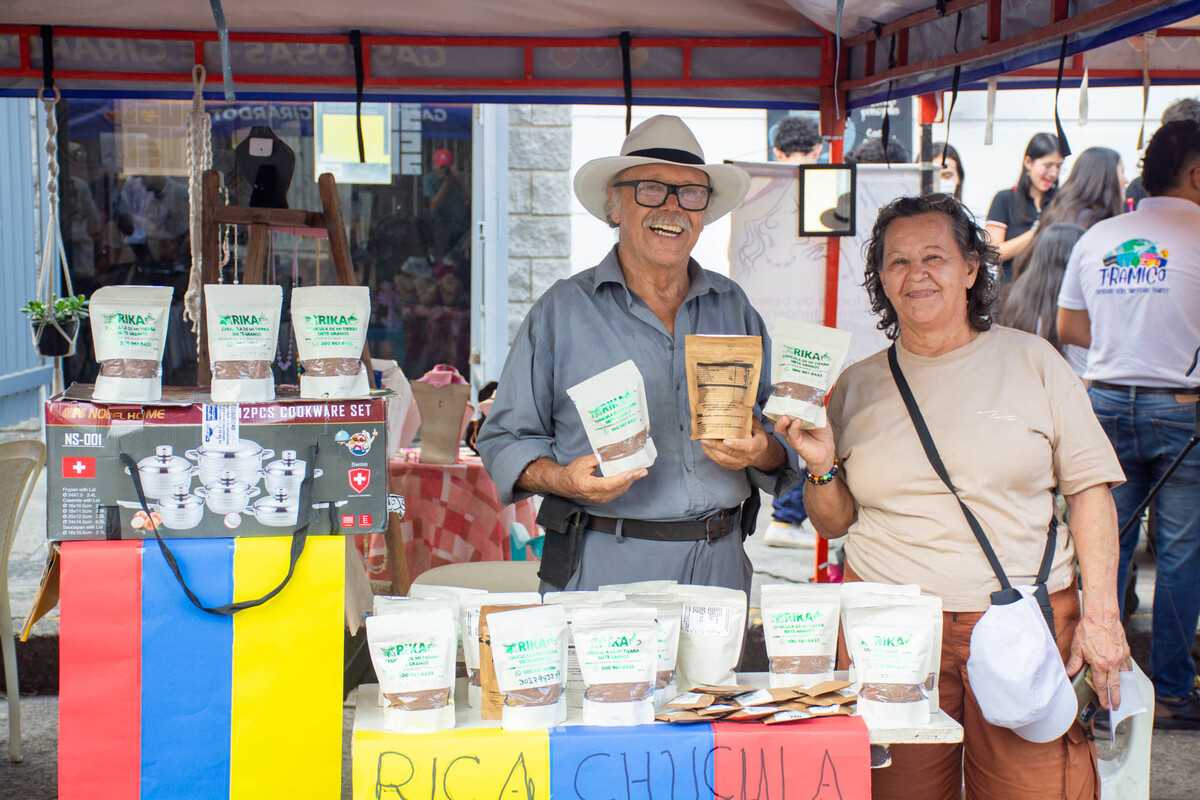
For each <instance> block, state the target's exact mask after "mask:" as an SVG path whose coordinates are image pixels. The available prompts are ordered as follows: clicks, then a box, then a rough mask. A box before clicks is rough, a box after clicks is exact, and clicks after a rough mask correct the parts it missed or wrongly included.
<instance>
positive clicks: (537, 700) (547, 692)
mask: <svg viewBox="0 0 1200 800" xmlns="http://www.w3.org/2000/svg"><path fill="white" fill-rule="evenodd" d="M487 624H488V634H489V636H490V637H491V647H492V662H493V664H494V665H495V667H496V683H497V686H498V687H499V689H500V692H501V693H502V694H503V695H504V706H503V708H502V711H501V718H500V724H501V725H502V726H503V727H505V728H508V729H511V730H529V729H533V728H552V727H554V726H555V725H561V724H562V723H564V722H566V721H567V701H566V697H565V691H564V684H565V682H566V674H567V614H566V611H565V610H564V609H563V607H562V606H560V605H550V606H537V607H535V608H522V609H517V610H515V611H501V612H499V613H490V614H488V618H487Z"/></svg>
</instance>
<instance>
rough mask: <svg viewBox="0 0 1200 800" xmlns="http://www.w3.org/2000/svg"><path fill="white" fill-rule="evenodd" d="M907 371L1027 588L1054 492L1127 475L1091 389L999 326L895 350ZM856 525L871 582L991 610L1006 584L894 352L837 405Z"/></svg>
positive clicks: (854, 537) (1058, 568)
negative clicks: (918, 423)
mask: <svg viewBox="0 0 1200 800" xmlns="http://www.w3.org/2000/svg"><path fill="white" fill-rule="evenodd" d="M897 349H898V356H899V361H900V369H901V370H902V371H903V372H904V376H905V378H907V379H908V384H909V386H910V387H912V392H913V395H914V396H915V397H916V399H917V404H918V405H919V406H920V408H921V413H922V415H923V416H924V417H925V422H926V424H927V425H928V426H929V430H930V433H931V434H932V435H933V441H934V443H935V444H936V445H937V449H938V452H939V453H940V454H941V456H942V462H943V463H944V464H945V465H946V470H947V472H949V473H950V479H951V480H952V481H953V482H954V485H955V486H956V487H958V490H959V492H960V494H961V496H962V498H963V500H964V501H965V502H966V504H967V505H968V506H969V507H970V509H971V510H972V511H973V512H974V513H975V516H976V517H977V518H978V519H979V522H980V524H981V525H982V526H983V530H984V532H985V533H986V534H987V536H988V539H989V540H990V541H991V543H992V547H993V548H994V549H995V551H996V554H997V556H998V557H999V559H1000V563H1001V564H1002V565H1003V566H1004V570H1005V572H1006V573H1007V575H1008V577H1009V580H1010V581H1011V582H1012V583H1013V584H1014V585H1021V584H1032V583H1033V581H1034V578H1035V576H1036V575H1037V570H1038V565H1039V563H1040V561H1041V557H1042V553H1043V551H1044V550H1045V546H1046V534H1047V528H1048V526H1049V524H1050V515H1051V514H1052V513H1053V510H1054V494H1053V493H1054V490H1055V488H1056V487H1057V488H1058V489H1059V490H1061V491H1062V493H1063V494H1065V495H1072V494H1075V493H1077V492H1081V491H1083V490H1084V489H1088V488H1090V487H1093V486H1097V485H1099V484H1118V483H1121V482H1122V481H1124V479H1125V476H1124V473H1123V472H1122V471H1121V466H1120V463H1119V462H1118V461H1117V456H1116V454H1115V453H1114V452H1113V448H1112V445H1111V444H1110V443H1109V440H1108V437H1107V436H1106V435H1105V434H1104V431H1103V430H1102V429H1101V427H1100V423H1099V422H1097V421H1096V417H1095V415H1094V414H1093V413H1092V406H1091V403H1090V401H1089V400H1088V396H1087V392H1086V391H1085V389H1084V386H1083V384H1082V383H1081V382H1080V380H1079V378H1078V377H1076V375H1075V374H1074V373H1073V372H1072V371H1071V368H1070V366H1068V364H1067V362H1066V361H1064V360H1063V358H1062V356H1060V355H1059V354H1058V353H1057V352H1056V351H1055V350H1054V348H1053V347H1051V346H1050V344H1049V343H1048V342H1046V341H1045V340H1043V339H1041V338H1039V337H1037V336H1033V335H1031V334H1027V333H1023V332H1021V331H1016V330H1013V329H1011V328H1003V327H998V326H997V327H994V328H992V330H990V331H988V332H986V333H981V334H979V335H978V336H977V337H976V338H975V339H974V341H972V342H971V343H970V344H968V345H966V346H964V347H960V348H959V349H957V350H954V351H952V352H950V353H947V354H945V355H943V356H939V357H937V358H925V357H922V356H917V355H913V354H912V353H909V352H907V351H906V350H905V349H904V348H903V347H902V346H898V348H897ZM829 419H830V424H831V425H832V426H833V430H834V433H835V435H836V436H837V448H838V457H839V458H840V459H841V462H842V468H843V470H844V472H843V474H844V476H845V479H846V483H847V485H848V486H849V487H850V492H851V493H852V494H853V495H854V499H855V502H856V503H857V506H858V519H857V521H855V523H854V524H853V525H852V526H851V527H850V531H849V539H848V540H847V543H846V556H847V561H848V564H849V566H850V568H851V569H852V570H854V572H855V573H856V574H858V575H859V577H861V578H862V579H863V580H867V581H882V582H884V583H916V584H919V585H920V586H921V588H922V589H923V590H924V591H926V592H929V593H931V594H935V595H938V596H940V597H941V598H942V601H943V603H944V608H945V609H946V610H947V611H984V610H986V609H987V607H988V604H989V600H990V598H989V595H990V594H991V593H992V592H993V591H996V590H997V589H999V588H1000V584H999V581H997V580H996V577H995V575H994V574H993V573H992V570H991V567H989V566H988V562H987V559H986V558H985V557H984V555H983V550H982V549H981V548H980V547H979V543H978V542H976V541H975V537H974V536H973V535H972V533H971V529H970V528H969V527H968V526H967V522H966V520H965V519H964V518H963V514H962V510H961V509H960V508H959V506H958V503H957V502H956V501H955V500H954V496H953V495H952V494H951V493H950V491H949V490H948V489H947V488H946V486H945V485H944V484H943V483H942V482H941V480H940V479H939V478H938V476H937V474H936V473H935V472H934V471H933V467H931V466H930V464H929V461H928V459H927V458H926V457H925V452H924V451H923V450H922V449H921V442H920V440H919V439H918V438H917V433H916V429H915V428H914V427H913V424H912V422H911V420H910V419H909V416H908V412H907V411H906V410H905V408H904V402H903V400H901V398H900V392H899V390H898V389H897V388H896V384H895V382H894V381H893V380H892V374H891V371H890V370H889V369H888V361H887V351H886V350H884V351H882V352H880V353H877V354H875V355H874V356H871V357H870V358H868V359H865V360H864V361H860V362H858V363H857V364H854V365H853V366H851V367H850V368H849V369H847V370H846V372H845V373H844V374H843V375H842V377H841V379H840V380H839V381H838V384H837V386H836V387H835V389H834V392H833V396H832V398H831V400H830V403H829ZM1058 532H1059V536H1058V547H1057V552H1056V554H1055V556H1054V567H1053V569H1052V570H1051V573H1050V580H1049V581H1048V583H1047V585H1048V588H1049V590H1050V591H1051V592H1055V591H1059V590H1060V589H1065V588H1067V587H1068V586H1070V585H1071V582H1072V580H1073V578H1074V574H1075V544H1074V542H1073V541H1072V539H1071V536H1070V534H1069V531H1068V530H1067V528H1066V526H1065V525H1060V526H1059V529H1058Z"/></svg>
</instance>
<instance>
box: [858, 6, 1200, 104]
mask: <svg viewBox="0 0 1200 800" xmlns="http://www.w3.org/2000/svg"><path fill="white" fill-rule="evenodd" d="M1198 14H1200V0H1186V2H1182V3H1177V4H1175V5H1173V6H1168V7H1167V8H1163V9H1160V10H1158V11H1155V12H1153V13H1150V14H1147V15H1146V16H1144V17H1138V18H1137V19H1133V20H1130V21H1128V22H1124V23H1122V24H1120V25H1117V26H1116V27H1114V28H1109V29H1107V30H1104V31H1100V32H1099V33H1094V34H1091V35H1089V36H1081V37H1079V38H1076V39H1074V40H1073V41H1069V42H1068V43H1067V55H1069V56H1073V55H1078V54H1079V53H1083V52H1086V51H1088V50H1095V49H1096V48H1097V47H1103V46H1104V45H1107V44H1112V43H1113V42H1119V41H1121V40H1122V39H1128V38H1129V37H1131V36H1137V35H1139V34H1142V33H1145V32H1146V31H1148V30H1155V29H1158V28H1164V27H1166V26H1168V25H1170V24H1171V23H1172V22H1178V21H1180V20H1182V19H1187V18H1189V17H1194V16H1196V15H1198ZM1059 52H1060V45H1058V44H1054V45H1049V46H1046V47H1042V48H1039V49H1037V50H1030V51H1028V52H1025V53H1019V54H1016V55H1014V56H1012V57H1011V58H1008V59H1005V60H1003V61H998V62H995V63H993V64H988V65H987V66H984V67H977V68H975V69H971V70H966V69H964V70H963V72H962V79H961V83H960V85H959V89H960V90H962V89H963V88H964V86H963V84H975V83H977V82H979V81H982V80H985V79H987V78H990V77H992V76H994V75H1003V74H1005V73H1008V72H1016V71H1017V70H1021V69H1025V68H1027V67H1036V66H1038V65H1039V64H1045V63H1048V62H1051V61H1053V62H1055V63H1057V62H1058V55H1059ZM1118 80H1120V79H1118ZM953 81H954V77H953V75H952V74H947V75H946V76H945V77H942V78H938V79H936V80H933V81H930V82H928V83H923V84H919V85H916V86H902V87H899V86H898V87H895V88H894V89H893V90H892V93H891V98H892V99H893V100H895V99H896V98H898V97H913V96H916V95H919V94H929V93H930V92H936V91H941V90H944V89H949V88H950V87H951V85H952V83H953ZM1014 83H1017V82H1016V81H1013V82H1008V81H1006V82H1005V83H1003V84H1001V88H1010V89H1011V88H1044V86H1045V85H1046V84H1045V83H1039V85H1038V86H1036V87H1017V86H1014V85H1013V84H1014ZM1076 83H1078V81H1076ZM1088 83H1089V84H1094V85H1102V84H1101V83H1100V81H1097V80H1089V81H1088ZM1155 83H1159V84H1163V83H1166V82H1165V81H1155ZM1189 83H1194V81H1190V82H1189ZM1064 85H1066V81H1064ZM1112 85H1118V86H1125V85H1136V86H1140V85H1141V80H1138V81H1137V82H1136V83H1134V84H1128V83H1119V84H1112ZM1049 86H1051V87H1053V86H1054V81H1053V80H1051V81H1049ZM972 88H973V87H972ZM887 98H888V94H887V91H886V89H885V90H884V91H881V92H878V93H876V94H873V95H868V96H867V97H862V98H858V99H856V100H851V101H850V103H849V106H850V108H851V109H855V108H863V107H865V106H873V105H876V104H878V103H882V102H884V101H885V100H887Z"/></svg>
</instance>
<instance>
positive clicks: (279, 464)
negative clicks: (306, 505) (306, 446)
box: [263, 450, 324, 497]
mask: <svg viewBox="0 0 1200 800" xmlns="http://www.w3.org/2000/svg"><path fill="white" fill-rule="evenodd" d="M280 456H281V458H280V459H279V460H278V461H272V462H271V463H270V464H268V465H267V467H266V469H264V470H263V480H264V482H265V484H266V487H267V494H268V495H275V494H278V493H279V492H283V493H284V494H286V495H288V496H289V497H299V496H300V484H301V483H303V482H304V476H305V475H307V474H308V463H307V462H305V461H303V460H301V459H298V458H296V451H295V450H284V451H283V452H282V453H280ZM323 474H324V470H322V469H321V468H320V467H317V468H316V469H314V470H313V479H314V480H315V479H316V478H319V477H321V476H322V475H323Z"/></svg>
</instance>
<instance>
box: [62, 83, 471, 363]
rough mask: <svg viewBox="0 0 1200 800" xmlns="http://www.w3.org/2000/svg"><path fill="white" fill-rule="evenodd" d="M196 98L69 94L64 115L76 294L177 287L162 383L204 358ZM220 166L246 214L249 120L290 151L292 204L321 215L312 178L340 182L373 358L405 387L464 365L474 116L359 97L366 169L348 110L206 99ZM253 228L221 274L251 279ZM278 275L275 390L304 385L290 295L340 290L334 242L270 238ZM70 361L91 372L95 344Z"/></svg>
mask: <svg viewBox="0 0 1200 800" xmlns="http://www.w3.org/2000/svg"><path fill="white" fill-rule="evenodd" d="M190 106H191V104H190V102H186V101H182V102H181V101H158V100H85V99H73V100H70V101H64V102H63V103H61V104H60V106H59V109H60V111H59V113H60V120H59V121H60V129H61V131H62V133H61V134H60V135H61V137H62V138H61V139H60V142H59V146H60V152H62V153H64V154H65V155H66V157H65V158H63V159H62V162H63V165H62V173H63V175H62V178H61V181H60V182H61V185H62V187H63V196H62V210H63V213H62V218H63V240H64V243H65V244H66V247H67V251H68V252H67V255H68V260H69V263H70V265H71V270H72V275H73V279H74V281H75V285H76V287H77V291H80V292H83V293H85V294H90V293H91V292H92V291H93V290H94V289H95V288H97V287H99V286H105V285H110V284H131V283H138V284H154V285H160V286H172V287H174V288H175V299H174V305H173V306H172V316H171V324H170V328H169V330H168V343H167V351H166V356H165V358H164V381H165V382H167V383H169V384H178V385H187V384H191V383H194V382H195V380H196V351H195V342H194V340H193V338H192V334H191V330H190V326H189V325H188V324H187V323H185V322H184V321H183V316H182V310H183V305H182V303H183V296H184V293H185V291H186V289H187V283H188V271H189V268H190V263H191V250H190V245H189V240H188V193H187V166H188V165H187V146H186V141H187V139H186V120H187V114H188V112H189V111H190ZM208 111H209V113H210V115H211V117H212V122H213V167H214V168H215V169H217V170H218V171H220V172H221V173H222V174H223V176H224V178H225V184H226V186H227V187H228V189H229V193H230V201H231V202H237V203H239V204H242V205H246V204H247V203H248V201H249V198H250V194H251V191H252V187H251V185H250V179H251V178H252V176H245V175H241V174H239V171H238V168H237V164H236V161H235V158H234V150H235V148H236V147H237V146H238V144H240V143H241V142H242V141H243V140H244V139H245V138H246V137H247V136H248V135H249V133H250V131H251V129H252V128H254V127H256V126H257V127H267V128H270V129H271V131H273V132H274V134H275V135H276V136H277V137H278V138H279V139H281V140H282V141H283V142H284V143H286V145H287V146H288V147H290V148H291V150H292V151H293V153H294V155H295V169H294V172H293V177H292V182H291V186H290V188H289V190H288V194H287V200H288V205H289V206H290V207H291V208H304V209H311V210H319V209H320V207H321V202H320V196H319V193H318V189H317V183H316V176H317V172H318V168H319V169H320V171H324V170H326V169H328V170H330V171H332V172H334V174H335V177H337V179H338V181H339V192H340V200H341V204H342V213H343V216H344V218H345V221H346V223H347V226H348V231H347V234H348V238H349V242H350V249H351V253H352V257H353V261H354V268H355V271H356V273H357V278H358V280H359V281H360V282H361V283H362V284H364V285H366V286H369V287H370V288H371V296H372V304H373V309H372V312H373V313H372V319H371V328H370V331H369V334H368V338H369V343H370V346H371V353H372V355H373V356H375V357H378V358H389V359H395V360H396V361H398V362H399V364H400V366H401V367H402V368H403V370H404V373H405V374H406V375H408V376H409V377H410V378H417V377H420V376H421V375H422V374H424V373H425V372H426V371H427V370H428V369H429V368H430V367H432V366H433V365H435V364H439V363H449V364H453V365H454V366H455V367H457V368H458V369H459V371H460V372H462V373H463V374H467V371H468V367H469V364H468V358H469V352H470V338H471V331H470V320H471V312H470V296H471V268H470V264H471V175H470V173H471V134H472V107H471V106H470V105H455V104H411V105H410V104H381V103H368V104H364V115H363V118H364V128H363V130H364V140H365V142H364V143H365V145H366V151H367V162H368V163H366V164H360V163H358V139H357V129H356V127H355V125H354V116H353V104H343V103H316V104H314V103H231V104H230V103H209V105H208ZM248 234H249V231H248V230H245V229H239V230H237V231H236V234H235V235H232V236H230V237H229V244H230V246H229V260H228V263H227V264H226V265H225V266H224V268H223V270H222V272H223V277H224V279H225V280H226V281H232V280H234V277H235V273H236V274H238V275H240V272H241V264H242V260H243V259H244V257H245V248H246V244H247V239H248ZM268 280H270V281H273V282H275V283H278V284H280V285H281V286H283V288H284V309H285V324H284V326H283V330H282V331H281V332H280V347H279V351H278V355H277V359H276V363H275V377H276V381H277V382H280V383H294V382H295V381H296V380H297V377H298V376H297V374H296V363H295V358H294V356H293V350H294V345H293V344H292V336H291V326H290V322H289V321H288V317H287V313H286V312H287V309H288V306H289V300H290V293H291V288H292V287H293V286H313V285H319V284H324V283H333V282H335V272H334V267H333V263H332V261H331V259H330V254H329V247H328V243H327V242H324V241H321V240H318V239H315V238H312V237H306V236H299V235H293V234H291V233H287V232H279V233H275V234H274V235H273V237H272V242H271V248H270V250H269V255H268ZM81 337H82V338H81V342H80V343H81V345H86V346H81V347H80V348H79V354H78V355H77V356H76V357H74V358H73V359H71V360H70V361H69V363H66V364H65V365H64V368H65V372H66V378H67V380H68V382H69V381H72V380H77V381H88V382H90V381H91V380H93V379H94V378H95V375H96V364H95V361H94V360H93V358H92V348H91V341H90V336H89V335H88V332H87V330H86V328H85V329H84V331H82V332H81ZM84 339H86V342H85V341H84Z"/></svg>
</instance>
